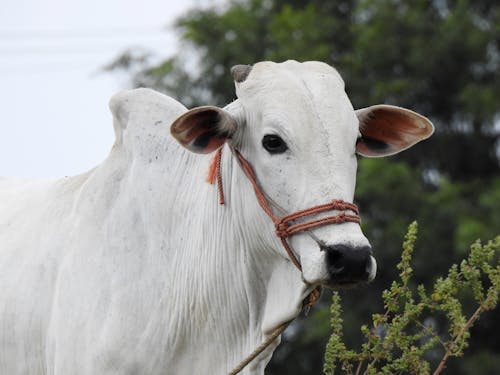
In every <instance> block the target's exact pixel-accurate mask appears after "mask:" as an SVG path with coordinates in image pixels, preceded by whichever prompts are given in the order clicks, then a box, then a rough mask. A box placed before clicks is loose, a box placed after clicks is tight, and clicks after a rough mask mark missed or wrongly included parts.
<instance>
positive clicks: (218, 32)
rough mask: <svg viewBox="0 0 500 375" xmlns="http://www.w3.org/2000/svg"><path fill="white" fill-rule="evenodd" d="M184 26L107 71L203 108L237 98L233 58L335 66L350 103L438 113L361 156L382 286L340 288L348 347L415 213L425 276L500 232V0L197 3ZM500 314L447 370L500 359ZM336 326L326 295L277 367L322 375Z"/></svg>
mask: <svg viewBox="0 0 500 375" xmlns="http://www.w3.org/2000/svg"><path fill="white" fill-rule="evenodd" d="M176 29H177V31H178V32H179V37H180V40H181V42H182V44H183V46H182V51H179V54H177V55H176V56H173V57H171V58H169V59H167V60H165V61H163V62H161V63H159V64H150V63H149V62H148V59H147V58H145V57H144V56H139V57H138V56H135V55H133V54H132V55H127V56H122V57H121V58H120V59H118V60H117V61H116V62H115V63H114V64H113V65H112V67H114V68H116V67H122V68H125V69H129V70H130V71H131V72H133V79H134V82H135V84H136V85H137V86H148V87H153V88H156V89H158V90H160V91H163V92H166V93H168V94H170V95H172V96H174V97H176V98H177V99H179V100H180V101H182V102H183V103H184V104H186V105H187V106H195V105H203V104H215V105H224V104H227V103H229V102H230V101H232V100H233V99H234V98H235V94H234V86H233V82H232V80H231V77H230V75H229V68H230V67H231V66H233V65H236V64H252V63H254V62H257V61H261V60H274V61H281V60H286V59H296V60H300V61H305V60H320V61H324V62H327V63H329V64H331V65H333V66H335V67H336V68H337V69H338V70H339V71H340V73H341V74H342V76H343V77H344V80H345V81H346V90H347V92H348V94H349V96H350V98H351V100H352V102H353V105H354V107H355V108H361V107H366V106H369V105H373V104H379V103H388V104H394V105H400V106H404V107H406V108H409V109H413V110H415V111H417V112H420V113H422V114H424V115H425V116H427V117H429V118H430V119H431V120H432V121H433V122H434V123H435V125H436V130H437V132H436V134H435V135H434V136H433V137H432V138H431V139H430V140H429V141H427V142H424V143H422V144H419V145H417V146H416V147H414V148H413V149H411V150H409V151H406V152H404V153H402V154H400V155H398V156H396V157H392V158H389V159H360V164H359V171H358V181H357V191H356V200H357V203H358V204H359V206H360V209H361V213H362V216H363V229H364V231H365V233H366V235H367V237H368V238H369V239H370V240H371V242H372V244H373V246H374V248H375V252H376V256H377V260H378V263H379V267H380V268H379V271H378V275H377V279H376V281H375V282H374V283H373V284H371V285H370V286H368V287H365V288H363V289H359V290H353V291H347V292H345V293H344V294H345V295H344V296H343V301H344V306H343V309H344V311H345V312H348V313H349V315H348V316H346V317H345V319H344V320H345V322H346V323H347V326H348V327H349V329H348V330H347V331H346V332H345V337H346V340H347V341H349V342H348V343H349V344H351V346H354V347H355V346H356V345H359V339H360V333H359V326H360V323H359V322H360V320H361V319H362V317H366V316H367V315H368V313H369V312H373V310H374V309H376V308H377V307H380V306H377V303H378V302H376V299H375V298H374V297H375V296H377V295H380V293H381V291H382V290H383V289H386V288H388V286H389V283H390V281H391V280H393V279H394V277H395V275H396V274H397V270H396V269H395V265H396V262H397V260H398V259H399V252H400V243H401V238H402V235H403V233H404V232H405V228H406V227H407V225H408V224H409V223H410V222H411V221H413V220H414V219H416V220H417V221H418V222H419V224H420V233H421V234H420V237H419V240H418V242H417V245H416V250H415V255H414V262H415V264H414V267H415V269H418V270H419V272H418V274H419V275H424V276H422V280H417V281H418V282H419V283H423V284H424V285H425V284H427V285H430V284H431V283H432V282H433V280H434V278H435V277H436V275H439V274H440V272H443V270H447V269H448V267H449V265H450V264H451V263H453V262H457V260H458V259H460V257H462V256H463V255H464V252H465V251H466V249H467V247H468V245H469V244H470V243H472V242H473V241H474V240H475V239H477V238H482V239H484V240H487V239H489V238H493V237H494V236H495V235H497V234H498V233H499V232H500V174H499V172H500V161H499V160H500V152H499V149H500V144H499V135H500V105H499V104H498V103H499V99H498V98H500V74H499V73H498V72H499V67H500V5H499V4H498V2H497V1H494V0H491V1H488V0H475V1H472V0H412V1H410V0H352V1H347V0H310V1H305V0H304V1H302V0H301V1H298V0H293V1H282V0H235V1H232V2H229V3H225V4H224V5H218V6H215V5H214V6H211V7H208V8H202V9H193V10H191V11H190V12H188V13H187V14H185V15H184V16H182V17H181V18H180V19H179V20H178V21H177V23H176ZM324 300H329V298H325V299H324ZM498 313H499V311H498V310H497V311H494V312H492V313H490V314H489V315H486V316H485V317H484V319H482V320H481V321H480V323H479V324H477V325H476V326H475V327H474V329H473V331H472V340H471V347H470V353H469V355H468V356H466V357H465V358H463V359H460V362H454V361H451V362H450V363H449V368H448V373H450V374H471V373H474V374H479V375H481V374H489V373H491V371H492V370H491V369H496V368H498V367H500V355H499V353H500V341H498V340H497V339H496V335H495V334H493V333H494V332H498V331H499V330H500V321H499V320H498V319H495V318H494V316H495V315H496V317H497V318H498ZM443 329H445V327H443ZM328 330H329V328H328V307H327V306H326V303H325V304H323V305H321V304H320V306H318V307H316V308H315V310H314V311H313V312H312V314H311V316H310V317H307V318H305V319H303V318H301V319H300V320H299V321H298V322H297V323H296V324H295V329H294V330H293V334H289V335H288V336H285V337H284V342H285V344H284V345H282V346H281V347H280V348H279V349H278V351H277V352H276V353H275V355H274V357H273V360H272V362H271V364H270V365H269V366H268V373H269V374H285V373H286V374H292V375H293V374H303V373H314V374H318V373H320V372H321V369H322V358H323V353H324V345H325V343H326V340H327V338H328ZM287 341H292V342H293V343H292V344H290V345H288V344H287ZM471 369H474V370H471Z"/></svg>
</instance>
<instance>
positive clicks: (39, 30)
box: [0, 0, 210, 178]
mask: <svg viewBox="0 0 500 375" xmlns="http://www.w3.org/2000/svg"><path fill="white" fill-rule="evenodd" d="M207 3H210V1H203V0H188V1H180V0H177V1H175V0H173V1H172V0H140V1H139V0H136V1H132V0H105V1H102V0H86V1H81V0H43V1H40V0H2V11H1V12H0V82H1V88H0V113H1V117H0V118H1V121H0V176H14V177H23V178H55V177H63V176H71V175H75V174H79V173H82V172H85V171H86V170H88V169H90V168H92V167H94V166H95V165H97V164H99V163H100V162H101V161H103V160H104V158H105V157H106V156H107V154H108V152H109V150H110V148H111V146H112V143H113V139H114V135H113V130H112V119H111V114H110V112H109V110H108V101H109V98H110V97H111V96H112V95H113V94H114V93H116V92H118V91H120V90H121V89H125V88H128V87H127V85H129V84H130V83H129V82H128V80H127V79H125V77H120V76H119V75H117V74H110V73H103V72H101V70H102V67H103V66H104V65H106V64H107V63H109V62H111V61H112V60H113V59H114V58H115V57H117V56H118V55H119V54H120V53H121V52H123V51H124V50H126V49H127V48H128V47H133V46H141V47H145V48H148V49H151V50H153V51H154V52H155V53H156V54H157V55H158V56H160V57H167V56H171V55H172V54H174V53H175V52H176V50H177V49H178V47H179V46H178V45H177V41H178V37H177V35H176V34H175V33H174V32H173V30H172V28H171V27H169V26H170V25H171V24H172V22H173V20H175V19H176V18H177V17H178V16H179V15H181V14H183V13H185V12H186V11H187V10H188V9H190V8H191V7H193V6H201V5H200V4H207Z"/></svg>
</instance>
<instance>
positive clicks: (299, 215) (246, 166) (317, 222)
mask: <svg viewBox="0 0 500 375" xmlns="http://www.w3.org/2000/svg"><path fill="white" fill-rule="evenodd" d="M222 150H223V146H222V147H220V148H219V149H217V151H216V153H215V156H214V160H213V164H212V166H211V168H210V172H209V182H210V183H214V182H216V183H217V189H218V192H219V203H220V204H221V205H223V204H224V203H225V198H224V190H223V185H222V173H221V160H222ZM231 152H232V153H233V155H234V156H235V157H236V158H237V160H238V162H239V165H240V167H241V168H242V170H243V172H244V173H245V175H246V176H247V178H248V180H249V181H250V183H251V184H252V187H253V190H254V192H255V197H256V198H257V201H258V202H259V205H260V206H261V207H262V209H263V210H264V212H265V213H266V214H267V216H269V218H270V219H271V220H272V221H273V223H274V228H275V234H276V236H277V237H278V238H279V239H280V241H281V243H282V245H283V247H284V248H285V251H286V253H287V254H288V257H289V258H290V260H291V261H292V263H293V264H294V265H295V266H296V267H297V268H298V269H299V270H300V271H302V265H301V264H300V261H299V260H298V258H297V256H296V255H295V252H294V251H293V249H292V247H291V246H290V244H289V243H288V241H287V238H288V237H290V236H292V235H294V234H296V233H299V232H303V231H306V232H307V233H308V234H309V235H310V236H311V237H313V239H314V240H315V241H316V242H317V243H318V244H319V245H320V246H324V244H323V243H322V242H321V241H320V240H319V239H317V238H316V237H315V236H314V234H313V233H312V232H311V231H310V230H311V229H312V228H316V227H320V226H324V225H327V224H342V223H346V222H353V223H358V224H360V223H361V218H360V216H359V210H358V207H357V206H356V205H355V204H353V203H349V202H344V201H342V200H332V201H330V202H328V203H325V204H321V205H318V206H313V207H310V208H307V209H304V210H300V211H297V212H294V213H292V214H285V210H283V209H282V208H281V207H280V206H279V205H278V204H277V203H275V202H274V201H273V200H272V199H271V198H269V196H267V195H266V194H265V192H264V191H263V190H262V189H261V188H260V186H259V184H258V182H257V178H256V176H255V173H254V171H253V168H252V166H251V164H250V163H249V162H248V161H247V160H246V159H245V158H244V157H243V155H242V154H241V153H240V152H239V151H238V150H237V149H235V148H233V147H231ZM271 206H273V207H274V208H275V209H276V210H278V211H280V212H281V214H283V216H281V217H278V216H276V215H275V214H274V211H273V209H272V207H271ZM329 211H340V213H338V214H334V215H331V216H327V217H323V218H320V219H313V220H309V221H302V222H300V223H294V222H295V221H297V220H299V219H304V218H307V217H309V216H311V215H316V214H319V213H325V212H329ZM346 211H351V212H352V213H350V214H348V213H346Z"/></svg>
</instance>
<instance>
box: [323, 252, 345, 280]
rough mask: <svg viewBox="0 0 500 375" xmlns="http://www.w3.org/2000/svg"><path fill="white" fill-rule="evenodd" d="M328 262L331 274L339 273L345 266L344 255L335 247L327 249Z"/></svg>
mask: <svg viewBox="0 0 500 375" xmlns="http://www.w3.org/2000/svg"><path fill="white" fill-rule="evenodd" d="M327 262H328V266H329V267H328V270H329V271H330V273H331V274H339V273H341V272H342V271H343V270H344V268H345V266H344V255H343V254H342V253H341V252H340V251H337V250H334V249H332V250H330V251H327Z"/></svg>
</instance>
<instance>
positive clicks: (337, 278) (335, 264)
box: [323, 245, 372, 284]
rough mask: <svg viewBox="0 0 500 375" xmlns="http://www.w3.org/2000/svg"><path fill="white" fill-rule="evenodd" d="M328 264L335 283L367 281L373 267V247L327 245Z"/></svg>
mask: <svg viewBox="0 0 500 375" xmlns="http://www.w3.org/2000/svg"><path fill="white" fill-rule="evenodd" d="M323 250H325V251H326V265H327V267H328V273H329V275H330V279H331V281H332V282H333V283H338V284H342V283H356V282H361V281H367V280H368V277H369V276H370V272H371V268H372V260H371V255H372V249H371V248H370V247H369V246H364V247H358V248H353V247H349V246H345V245H333V246H325V247H323Z"/></svg>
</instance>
